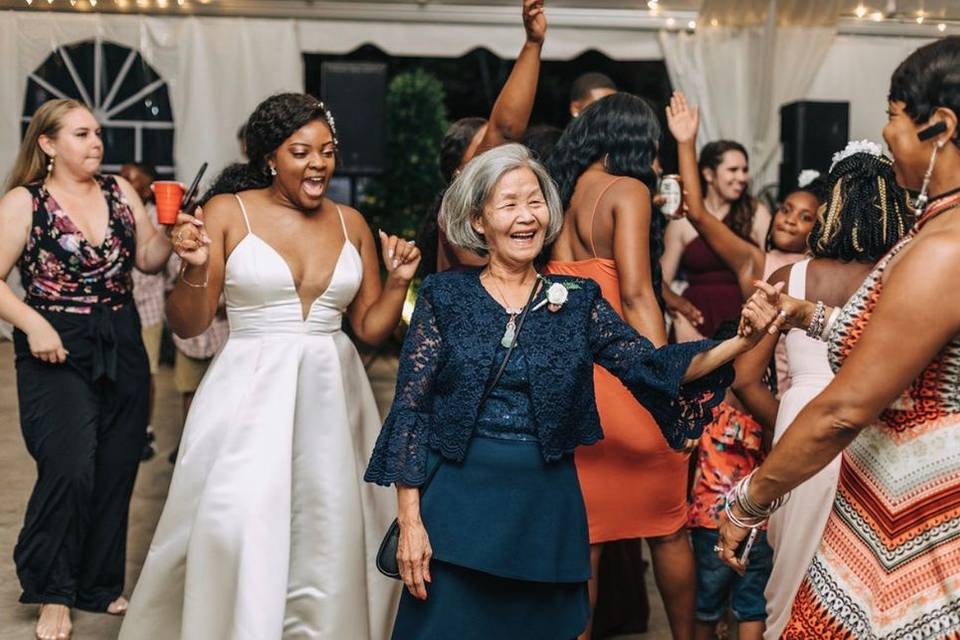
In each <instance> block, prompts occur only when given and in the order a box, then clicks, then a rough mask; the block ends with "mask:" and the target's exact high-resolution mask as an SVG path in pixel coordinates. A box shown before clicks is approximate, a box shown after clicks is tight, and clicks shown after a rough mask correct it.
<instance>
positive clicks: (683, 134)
mask: <svg viewBox="0 0 960 640" xmlns="http://www.w3.org/2000/svg"><path fill="white" fill-rule="evenodd" d="M699 126H700V108H699V107H691V106H690V105H689V104H687V96H686V95H684V93H683V91H674V92H673V96H671V97H670V104H669V105H667V127H669V129H670V133H672V134H673V137H674V138H676V140H677V144H683V143H685V142H690V141H691V140H694V139H696V137H697V128H698V127H699Z"/></svg>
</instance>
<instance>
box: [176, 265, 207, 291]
mask: <svg viewBox="0 0 960 640" xmlns="http://www.w3.org/2000/svg"><path fill="white" fill-rule="evenodd" d="M186 272H187V263H186V262H181V263H180V276H179V277H180V282H182V283H183V284H185V285H187V286H188V287H193V288H194V289H205V288H206V287H207V283H208V282H209V281H210V272H209V271H205V272H204V274H203V284H195V283H193V282H190V281H189V280H187V279H186V278H185V277H184V274H185V273H186Z"/></svg>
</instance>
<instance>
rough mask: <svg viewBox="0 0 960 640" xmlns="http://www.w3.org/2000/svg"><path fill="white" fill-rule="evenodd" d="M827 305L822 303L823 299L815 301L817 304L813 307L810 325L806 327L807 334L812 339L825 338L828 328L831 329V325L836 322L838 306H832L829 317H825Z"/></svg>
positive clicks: (838, 313)
mask: <svg viewBox="0 0 960 640" xmlns="http://www.w3.org/2000/svg"><path fill="white" fill-rule="evenodd" d="M826 311H827V305H825V304H824V303H823V300H820V301H818V302H817V306H816V307H814V309H813V316H811V318H810V326H809V327H807V336H808V337H810V338H813V339H814V340H826V339H827V337H828V336H829V335H830V330H831V329H833V325H834V324H836V322H837V318H838V317H839V316H840V307H834V308H833V311H831V312H830V318H827V314H826Z"/></svg>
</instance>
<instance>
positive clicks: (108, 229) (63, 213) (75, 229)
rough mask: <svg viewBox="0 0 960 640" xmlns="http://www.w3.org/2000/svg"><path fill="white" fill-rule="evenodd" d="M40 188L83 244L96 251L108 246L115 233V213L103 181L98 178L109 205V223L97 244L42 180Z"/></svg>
mask: <svg viewBox="0 0 960 640" xmlns="http://www.w3.org/2000/svg"><path fill="white" fill-rule="evenodd" d="M40 188H41V189H43V192H44V193H45V194H47V203H48V205H49V204H52V205H53V210H54V211H56V215H58V216H60V217H61V218H63V219H64V220H66V221H67V222H69V223H70V226H71V227H72V228H73V233H74V234H76V236H77V237H79V238H80V241H81V242H83V244H85V245H87V246H88V247H91V248H92V249H94V250H96V251H100V250H102V249H103V247H104V246H106V244H107V241H108V240H110V237H111V236H112V235H113V215H112V212H111V211H110V198H109V194H108V193H107V191H106V189H104V185H103V183H102V182H100V181H99V180H97V188H98V189H99V190H100V195H101V196H102V197H103V200H104V202H105V203H106V205H107V225H106V228H105V229H104V231H103V239H102V240H101V241H100V242H99V243H96V244H94V242H93V241H92V240H91V239H90V238H89V237H88V236H87V234H86V233H84V232H83V229H81V228H80V226H79V225H78V224H77V223H76V222H75V221H74V219H73V217H72V216H71V215H70V214H69V213H67V210H66V209H64V208H63V205H61V204H60V202H59V201H58V200H57V198H56V196H54V195H53V193H52V192H51V191H50V190H49V189H48V188H47V185H46V184H44V183H42V182H41V183H40ZM48 211H49V207H48Z"/></svg>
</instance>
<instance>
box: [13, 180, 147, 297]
mask: <svg viewBox="0 0 960 640" xmlns="http://www.w3.org/2000/svg"><path fill="white" fill-rule="evenodd" d="M97 182H98V183H99V184H100V189H101V191H102V192H103V196H104V198H105V199H106V201H107V210H108V216H109V218H108V223H107V232H106V235H105V236H104V239H103V242H102V243H101V244H100V245H99V246H95V245H94V244H93V243H91V242H90V241H89V240H88V239H87V238H85V237H84V235H83V232H81V231H80V229H79V228H78V227H77V226H76V225H75V224H74V223H73V221H72V220H71V219H70V217H69V216H68V215H67V214H66V213H65V212H64V211H63V209H62V208H61V207H60V205H59V204H58V203H57V201H56V200H55V199H54V197H53V196H52V195H51V194H50V192H49V191H47V189H46V188H45V187H44V186H43V184H40V183H35V184H31V185H28V186H27V190H29V191H30V194H31V195H32V196H33V225H32V227H31V229H30V236H29V238H28V239H27V245H26V248H25V250H24V252H23V255H22V256H21V257H20V261H19V262H18V267H19V268H20V277H21V279H22V281H23V288H24V289H25V290H26V302H27V304H29V305H30V306H31V307H34V308H36V309H43V310H45V311H54V312H66V313H78V314H89V313H91V311H92V309H93V307H94V306H97V305H104V306H107V307H109V308H112V309H118V308H120V307H122V306H124V305H125V304H127V303H129V302H130V301H131V299H132V292H133V279H132V276H131V272H132V270H133V266H134V262H135V258H136V250H137V229H136V222H135V220H134V217H133V210H132V209H131V208H130V205H129V204H128V203H127V201H126V199H125V198H124V196H123V192H122V191H121V190H120V185H119V184H118V183H117V181H116V179H115V178H113V177H111V176H98V177H97Z"/></svg>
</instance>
